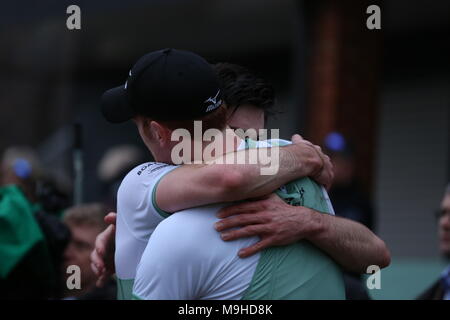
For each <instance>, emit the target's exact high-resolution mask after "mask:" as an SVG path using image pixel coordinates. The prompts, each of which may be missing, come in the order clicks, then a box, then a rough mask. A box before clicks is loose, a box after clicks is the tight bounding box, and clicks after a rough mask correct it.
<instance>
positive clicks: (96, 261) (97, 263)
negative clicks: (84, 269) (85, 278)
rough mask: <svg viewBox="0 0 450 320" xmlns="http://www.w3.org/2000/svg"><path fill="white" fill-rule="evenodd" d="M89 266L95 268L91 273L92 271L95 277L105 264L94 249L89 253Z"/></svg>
mask: <svg viewBox="0 0 450 320" xmlns="http://www.w3.org/2000/svg"><path fill="white" fill-rule="evenodd" d="M91 265H93V266H94V267H95V269H94V268H92V271H94V273H95V274H96V275H97V276H98V275H99V274H100V273H101V271H102V270H103V269H104V268H105V264H104V262H103V259H102V257H101V255H99V253H98V251H97V249H96V248H95V249H94V250H92V252H91Z"/></svg>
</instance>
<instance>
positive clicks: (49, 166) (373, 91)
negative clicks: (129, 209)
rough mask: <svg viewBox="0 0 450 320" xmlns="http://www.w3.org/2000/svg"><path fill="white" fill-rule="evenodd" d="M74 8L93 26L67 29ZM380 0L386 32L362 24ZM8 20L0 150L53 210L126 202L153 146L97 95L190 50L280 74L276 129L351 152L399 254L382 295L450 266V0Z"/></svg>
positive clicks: (370, 214) (45, 8) (234, 5)
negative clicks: (445, 209)
mask: <svg viewBox="0 0 450 320" xmlns="http://www.w3.org/2000/svg"><path fill="white" fill-rule="evenodd" d="M71 4H76V5H78V6H79V7H80V8H81V30H68V29H67V28H66V19H67V17H68V14H66V8H67V7H68V6H69V5H71ZM371 4H377V5H379V6H380V8H381V30H368V29H367V27H366V20H367V18H368V17H369V14H367V13H366V8H367V7H368V6H369V5H371ZM0 18H1V19H0V39H1V43H2V49H1V50H0V68H1V72H0V153H1V154H3V153H4V152H5V151H6V150H8V149H10V148H11V147H13V146H29V147H31V148H33V150H34V151H35V156H36V157H37V158H38V159H39V167H40V169H41V171H42V172H45V174H44V175H43V176H44V177H45V179H44V180H45V181H46V182H47V184H46V185H47V186H49V187H48V188H51V190H53V191H52V192H53V193H55V194H58V195H59V196H58V197H54V198H57V199H56V200H53V201H56V204H55V205H54V206H56V207H58V206H59V207H58V208H60V209H62V208H64V207H67V206H69V205H71V204H73V202H74V200H78V201H81V202H84V203H87V202H96V201H102V202H104V203H105V202H106V203H107V204H108V205H109V207H110V208H114V200H113V199H109V198H108V197H110V195H111V193H112V192H113V191H111V190H115V188H116V187H117V185H118V183H119V182H120V178H121V177H122V174H123V173H124V172H126V171H127V170H128V169H129V166H130V163H133V164H135V163H140V162H144V161H148V160H149V159H150V155H149V154H148V152H147V151H146V150H145V149H144V146H143V144H142V143H141V141H140V139H138V136H137V132H136V129H135V128H134V125H133V124H132V123H128V124H123V125H111V124H108V123H107V122H106V121H105V120H103V118H102V117H101V114H100V112H99V99H100V96H101V94H102V93H103V92H104V91H105V90H106V89H108V88H111V87H113V86H117V85H120V84H122V83H123V82H124V81H125V79H126V76H127V74H128V70H129V69H130V67H131V66H132V65H133V64H134V62H135V61H136V60H137V59H138V58H139V57H140V56H142V55H143V54H144V53H146V52H149V51H153V50H156V49H160V48H165V47H173V48H178V49H186V50H191V51H194V52H196V53H198V54H200V55H202V56H204V57H205V58H206V59H207V60H208V61H209V62H211V63H214V62H232V63H236V64H240V65H243V66H245V67H247V68H249V69H250V70H252V71H254V72H256V73H258V74H259V75H261V76H262V77H264V78H266V79H267V80H269V81H270V82H271V83H272V84H273V85H274V87H275V89H276V95H277V99H278V102H277V111H279V112H277V114H276V115H275V116H273V117H272V118H270V119H269V123H268V127H269V128H279V129H280V133H281V137H282V138H290V136H291V135H292V134H293V133H300V134H302V135H303V136H304V137H305V138H307V139H308V140H311V141H312V142H314V143H316V144H321V145H323V146H324V147H325V148H326V149H327V150H329V152H330V153H332V154H336V157H337V158H336V159H337V160H336V161H338V162H339V161H340V160H339V159H340V158H339V155H344V156H343V157H342V158H343V159H344V160H342V161H341V162H339V163H342V167H343V168H347V177H342V179H343V181H345V180H346V179H347V180H349V179H350V180H352V181H356V182H357V186H358V187H357V189H356V191H357V192H358V193H359V195H358V196H357V198H358V199H360V200H361V199H363V200H361V203H362V204H361V207H365V208H366V209H362V210H363V211H364V210H365V213H364V215H366V216H365V217H364V218H363V219H362V220H361V221H362V222H363V223H366V224H367V225H368V226H370V227H371V228H372V229H373V230H374V231H375V232H376V233H377V234H378V235H379V236H380V237H381V238H382V239H383V240H385V242H386V243H387V245H388V247H389V248H390V250H391V253H392V257H393V261H392V264H391V266H390V267H389V268H387V269H385V270H383V271H382V289H381V290H371V291H370V292H369V294H370V295H371V296H372V297H373V298H376V299H411V298H414V297H416V296H417V295H418V294H419V293H420V292H422V291H423V290H424V289H426V287H427V286H429V285H431V284H432V283H433V281H435V280H436V279H437V277H438V275H439V273H440V272H441V271H442V269H443V268H444V266H445V261H444V260H443V259H442V258H441V256H440V252H439V247H438V241H437V220H436V218H435V215H434V212H435V210H436V209H438V208H439V205H440V202H441V199H442V197H443V194H444V189H445V186H446V184H447V183H448V181H450V159H449V152H450V148H449V145H450V143H449V141H450V139H449V138H450V68H449V66H450V64H449V56H450V55H449V52H450V50H449V49H450V48H449V47H450V41H449V40H450V37H449V36H450V32H449V30H450V2H449V1H447V0H433V1H421V0H408V1H407V0H395V1H394V0H391V1H389V0H385V1H365V0H354V1H350V0H341V1H333V0H315V1H312V0H239V1H238V0H228V1H220V0H208V1H206V0H164V1H163V0H147V1H144V0H128V1H119V0H108V1H106V0H97V1H66V0H59V1H22V0H17V1H8V2H3V3H2V10H1V11H0ZM74 124H77V125H78V126H77V127H74ZM74 128H78V133H79V136H78V135H77V134H76V132H77V130H76V129H74ZM330 133H334V134H332V135H331V136H330ZM112 148H115V149H112ZM74 150H75V151H76V152H75V153H74ZM107 152H109V153H108V154H107ZM121 154H126V155H127V157H126V159H122V158H123V157H122V158H121V157H120V155H121ZM105 155H107V156H105ZM111 158H114V159H115V160H114V161H112V162H114V163H109V162H108V161H107V159H111ZM74 159H82V160H83V165H82V166H78V167H76V166H75V168H74ZM345 159H346V160H349V159H350V160H351V161H350V162H351V163H350V164H346V162H345ZM75 161H77V160H75ZM110 162H111V161H110ZM77 163H78V164H80V163H81V162H77ZM77 170H78V172H79V173H82V175H78V176H77V177H78V178H77V179H75V173H76V172H77ZM343 170H344V169H343ZM343 176H345V174H343ZM77 183H78V184H79V185H81V186H82V190H83V191H82V193H81V194H75V195H74V185H75V184H77ZM338 185H339V182H338ZM53 193H52V194H53ZM340 196H341V195H340V194H339V193H337V191H336V201H339V199H338V197H340ZM331 199H332V201H335V200H334V198H333V193H332V194H331ZM355 219H357V220H358V217H356V218H355Z"/></svg>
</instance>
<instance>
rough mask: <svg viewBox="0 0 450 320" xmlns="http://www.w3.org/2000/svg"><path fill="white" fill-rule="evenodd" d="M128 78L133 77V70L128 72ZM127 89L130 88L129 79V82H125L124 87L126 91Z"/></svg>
mask: <svg viewBox="0 0 450 320" xmlns="http://www.w3.org/2000/svg"><path fill="white" fill-rule="evenodd" d="M128 76H129V77H131V70H130V72H128ZM127 87H128V79H127V81H125V85H124V88H125V90H127Z"/></svg>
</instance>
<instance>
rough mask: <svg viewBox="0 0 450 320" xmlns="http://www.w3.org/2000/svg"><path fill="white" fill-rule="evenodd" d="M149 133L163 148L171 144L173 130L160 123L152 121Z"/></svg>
mask: <svg viewBox="0 0 450 320" xmlns="http://www.w3.org/2000/svg"><path fill="white" fill-rule="evenodd" d="M149 131H150V134H151V135H152V137H153V139H154V140H155V141H157V142H158V143H159V145H160V146H161V147H163V148H164V147H166V146H167V144H168V143H169V142H170V137H171V135H172V132H171V130H170V129H168V128H167V127H165V126H163V125H162V124H160V123H159V122H156V121H150V124H149Z"/></svg>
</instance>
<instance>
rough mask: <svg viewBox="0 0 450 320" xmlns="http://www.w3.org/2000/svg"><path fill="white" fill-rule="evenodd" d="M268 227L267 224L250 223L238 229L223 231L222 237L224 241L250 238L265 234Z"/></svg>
mask: <svg viewBox="0 0 450 320" xmlns="http://www.w3.org/2000/svg"><path fill="white" fill-rule="evenodd" d="M268 228H269V227H268V226H267V225H250V226H246V227H243V228H241V229H238V230H231V231H226V232H222V233H221V234H220V237H221V238H222V240H224V241H232V240H236V239H239V238H248V237H253V236H257V235H262V234H265V233H267V232H268Z"/></svg>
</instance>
